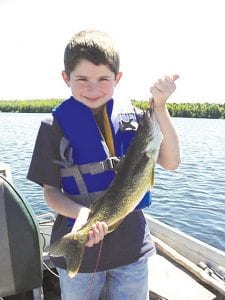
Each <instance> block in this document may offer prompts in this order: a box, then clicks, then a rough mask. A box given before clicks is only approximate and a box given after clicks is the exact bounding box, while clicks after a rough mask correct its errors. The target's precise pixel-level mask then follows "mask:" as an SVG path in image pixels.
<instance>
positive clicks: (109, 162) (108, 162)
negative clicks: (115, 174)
mask: <svg viewBox="0 0 225 300" xmlns="http://www.w3.org/2000/svg"><path fill="white" fill-rule="evenodd" d="M119 162H120V159H119V158H118V157H116V156H112V157H107V158H106V159H105V160H104V161H103V164H104V168H105V169H106V170H115V169H116V168H117V166H118V164H119Z"/></svg>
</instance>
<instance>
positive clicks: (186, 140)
mask: <svg viewBox="0 0 225 300" xmlns="http://www.w3.org/2000/svg"><path fill="white" fill-rule="evenodd" d="M46 116H47V115H46V114H22V113H0V161H1V162H5V163H9V164H10V165H11V168H12V173H13V178H14V183H15V185H16V187H17V188H18V190H19V191H20V192H21V193H22V194H23V195H24V197H25V198H26V199H27V200H28V201H29V203H30V204H31V206H32V207H33V209H34V211H35V213H36V214H41V213H45V212H46V210H49V209H48V208H47V206H46V204H45V202H44V199H43V194H42V189H41V188H40V187H38V186H37V185H36V184H33V183H32V182H30V181H29V180H27V179H26V174H27V170H28V167H29V163H30V160H31V155H32V150H33V147H34V143H35V139H36V135H37V131H38V128H39V125H40V121H41V120H42V119H43V118H45V117H46ZM173 121H174V123H175V125H176V127H177V130H178V133H179V136H180V141H181V151H182V163H181V165H180V167H179V168H178V169H177V170H176V171H166V170H164V169H162V168H160V167H159V166H157V167H156V172H155V186H154V189H153V203H152V207H151V208H149V209H147V210H146V211H147V212H148V213H151V214H152V215H153V216H155V217H156V218H158V219H160V220H161V221H163V222H165V223H167V224H169V225H171V226H174V227H176V228H178V229H180V230H182V231H183V232H185V233H188V234H190V235H192V236H194V237H196V238H199V239H200V240H202V241H205V242H207V243H208V244H210V245H212V246H214V247H217V248H219V249H221V250H224V251H225V233H224V231H225V159H224V158H225V120H208V119H187V118H174V119H173Z"/></svg>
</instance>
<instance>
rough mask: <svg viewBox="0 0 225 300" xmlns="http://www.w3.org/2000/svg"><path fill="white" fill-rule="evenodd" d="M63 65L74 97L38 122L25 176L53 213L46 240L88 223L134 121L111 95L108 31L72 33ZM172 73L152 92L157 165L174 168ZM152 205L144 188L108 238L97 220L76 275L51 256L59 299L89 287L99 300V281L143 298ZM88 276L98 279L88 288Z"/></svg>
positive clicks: (116, 292) (112, 58)
mask: <svg viewBox="0 0 225 300" xmlns="http://www.w3.org/2000/svg"><path fill="white" fill-rule="evenodd" d="M64 65H65V70H64V71H63V72H62V76H63V79H64V81H65V83H66V84H67V86H68V87H69V88H70V89H71V92H72V97H71V98H70V99H68V100H66V101H64V102H63V103H62V104H61V105H59V106H58V107H57V108H56V109H55V110H54V111H53V121H52V122H49V123H44V122H42V124H41V127H40V129H39V133H38V137H37V141H36V145H35V149H34V153H33V157H32V162H31V166H30V169H29V173H28V178H29V179H30V180H32V181H34V182H36V183H38V184H40V185H43V187H44V195H45V199H46V202H47V204H48V205H49V207H51V208H52V209H53V210H54V211H56V212H57V213H58V216H57V219H56V222H55V224H54V227H53V231H52V237H51V242H53V241H55V240H56V239H58V238H59V237H61V236H63V235H64V234H66V233H68V232H69V231H71V228H72V226H74V228H75V229H76V230H78V229H79V228H80V227H81V226H82V225H83V224H85V222H86V221H87V218H88V215H89V212H90V211H89V208H88V207H89V206H90V204H91V203H92V202H94V201H95V199H96V198H98V197H100V196H101V195H102V194H103V193H104V192H105V191H106V190H107V188H108V187H109V185H110V183H111V182H112V180H113V178H114V176H115V172H114V168H113V166H114V164H115V163H116V159H115V157H122V156H123V155H125V154H126V151H127V148H128V146H129V143H130V141H131V140H132V138H133V136H134V133H135V126H133V124H134V122H136V113H135V110H134V108H133V107H127V108H126V109H127V110H124V108H123V109H121V106H123V105H122V104H119V106H118V105H117V104H116V101H114V100H113V99H112V96H113V91H114V88H115V87H116V85H117V84H118V82H119V81H120V79H121V76H122V73H121V72H120V71H119V53H118V51H117V49H116V47H115V46H114V44H113V42H112V40H111V39H110V37H109V36H108V35H107V34H105V33H103V32H100V31H94V30H93V31H82V32H79V33H77V34H76V35H75V36H74V37H73V38H72V39H71V41H70V42H69V43H68V45H67V47H66V49H65V54H64ZM177 78H178V76H177V75H175V76H173V77H172V78H170V77H166V78H164V79H160V80H158V81H157V82H156V83H155V85H154V86H153V87H151V89H150V91H151V93H152V96H153V101H154V111H155V115H156V118H157V121H158V123H159V125H160V127H161V130H162V133H163V135H164V139H163V142H162V144H161V147H160V153H159V158H158V163H159V164H160V165H161V166H163V167H164V168H167V169H171V170H172V169H176V168H177V167H178V165H179V162H180V155H179V142H178V137H177V134H176V131H175V129H174V127H173V125H172V123H171V119H170V116H169V114H168V111H167V109H166V105H165V103H166V100H167V98H168V97H169V96H170V95H171V94H172V92H173V91H174V90H175V83H174V81H175V80H176V79H177ZM149 204H150V192H147V193H146V195H145V197H144V198H143V199H140V204H139V205H138V208H137V209H136V210H135V211H134V212H132V213H131V214H129V215H128V216H127V217H126V218H125V220H124V221H123V222H122V224H121V225H120V226H119V227H118V228H117V229H116V230H115V231H113V232H112V233H110V234H108V235H107V230H108V228H107V224H105V223H104V222H97V224H95V225H94V226H93V227H92V230H91V231H90V233H89V240H88V242H87V247H86V249H85V254H84V258H83V261H82V264H81V267H80V270H79V273H78V274H77V275H76V276H75V277H74V278H70V277H68V275H67V272H66V264H65V261H64V259H63V258H54V259H53V261H54V263H55V265H56V267H57V269H58V272H59V276H60V287H61V295H62V299H63V300H71V299H79V300H83V299H86V297H87V295H88V293H89V290H90V299H96V300H97V299H99V297H100V294H101V290H102V288H103V286H104V288H105V291H106V295H107V299H117V300H118V299H123V300H124V299H135V300H137V299H140V300H143V299H148V267H147V258H148V257H149V256H150V255H152V254H153V253H154V251H155V249H154V245H153V242H152V240H151V237H150V233H149V230H148V226H147V224H146V221H145V218H144V215H143V213H142V210H141V208H144V207H147V206H149ZM75 219H76V221H75ZM74 221H75V224H74ZM103 238H104V241H103V244H102V250H101V256H100V261H99V264H98V266H96V262H97V259H98V254H99V249H100V244H99V242H100V241H101V240H103ZM96 268H97V269H96ZM95 271H97V272H96V273H95ZM93 273H95V275H94V276H95V282H94V286H93V287H91V289H90V282H91V279H92V278H93Z"/></svg>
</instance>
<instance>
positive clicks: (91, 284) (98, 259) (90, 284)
mask: <svg viewBox="0 0 225 300" xmlns="http://www.w3.org/2000/svg"><path fill="white" fill-rule="evenodd" d="M102 245H103V240H101V242H100V245H99V251H98V257H97V261H96V265H95V270H94V273H93V275H92V277H91V282H90V283H89V286H88V290H87V294H86V298H85V300H89V299H90V296H91V290H92V288H93V284H94V279H95V274H96V272H97V268H98V265H99V261H100V257H101V253H102Z"/></svg>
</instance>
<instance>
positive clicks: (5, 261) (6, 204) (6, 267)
mask: <svg viewBox="0 0 225 300" xmlns="http://www.w3.org/2000/svg"><path fill="white" fill-rule="evenodd" d="M41 286H42V255H41V248H40V233H39V227H38V222H37V221H36V217H35V215H34V213H33V210H32V208H31V207H30V205H29V204H28V203H27V201H26V200H25V199H24V198H23V197H22V196H21V195H20V194H19V193H18V191H17V190H16V188H15V187H14V186H13V185H12V184H11V183H10V182H9V181H8V180H7V179H6V178H5V177H4V176H3V175H0V297H5V296H11V295H15V294H18V293H24V292H26V291H32V290H36V291H37V290H39V289H40V288H41Z"/></svg>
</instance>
